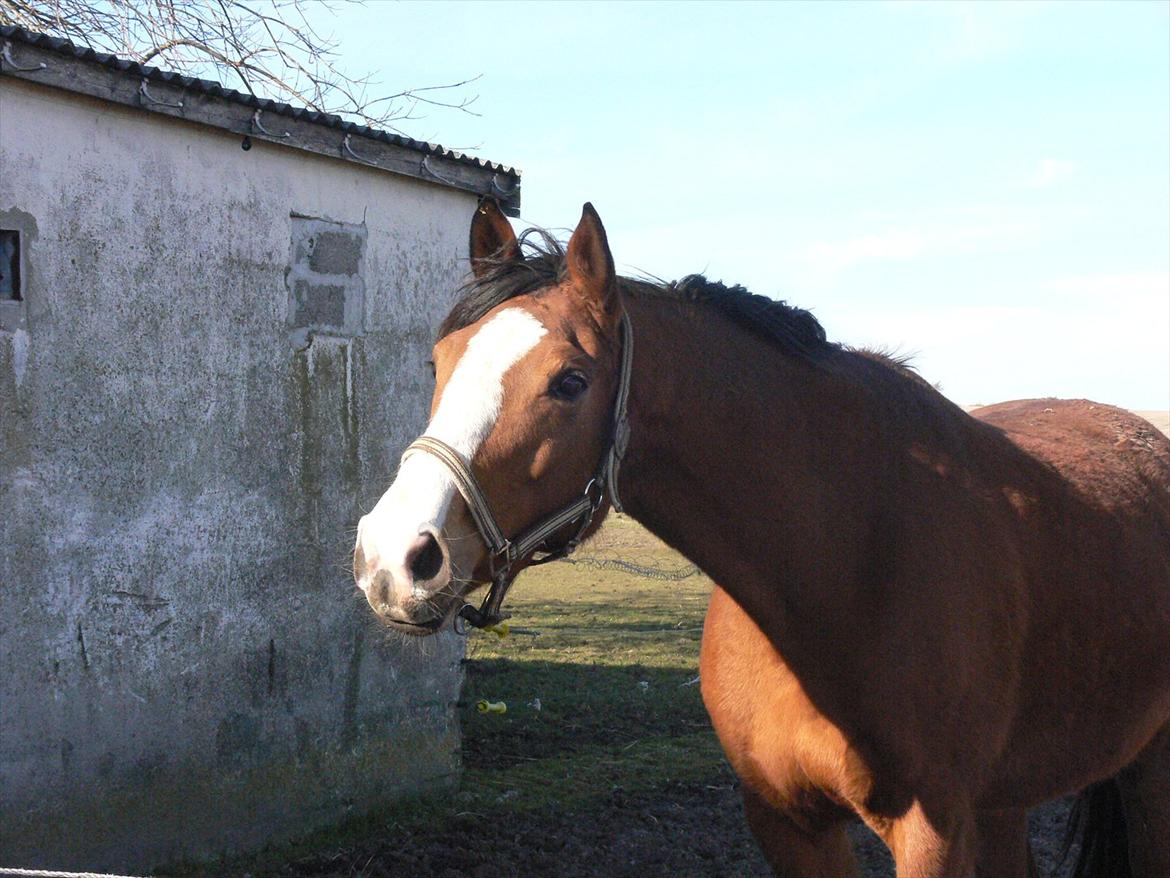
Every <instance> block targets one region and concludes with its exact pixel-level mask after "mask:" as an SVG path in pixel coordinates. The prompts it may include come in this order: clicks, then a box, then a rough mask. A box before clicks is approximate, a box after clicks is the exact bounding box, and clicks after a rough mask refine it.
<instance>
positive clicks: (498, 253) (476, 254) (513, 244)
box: [469, 198, 521, 277]
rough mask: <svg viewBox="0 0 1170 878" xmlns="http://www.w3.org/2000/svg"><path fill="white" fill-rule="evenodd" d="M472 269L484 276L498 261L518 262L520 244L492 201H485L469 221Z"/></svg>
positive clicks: (486, 199) (506, 220) (492, 199)
mask: <svg viewBox="0 0 1170 878" xmlns="http://www.w3.org/2000/svg"><path fill="white" fill-rule="evenodd" d="M469 250H470V252H471V270H472V271H473V272H474V273H475V276H476V277H483V276H484V275H485V274H487V273H488V272H489V271H490V270H491V269H492V267H493V266H495V265H498V264H499V263H501V262H513V261H514V262H519V261H520V259H521V256H520V244H519V242H518V241H517V240H516V233H515V232H514V231H512V224H511V223H510V222H508V218H507V217H506V216H504V213H503V211H501V210H500V206H499V205H498V204H496V200H495V199H494V198H484V199H481V200H480V202H479V207H477V208H476V209H475V216H473V217H472V218H471V240H470V242H469Z"/></svg>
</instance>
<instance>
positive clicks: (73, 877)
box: [0, 866, 139, 878]
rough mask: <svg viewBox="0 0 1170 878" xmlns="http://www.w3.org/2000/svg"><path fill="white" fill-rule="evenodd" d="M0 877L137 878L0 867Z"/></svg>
mask: <svg viewBox="0 0 1170 878" xmlns="http://www.w3.org/2000/svg"><path fill="white" fill-rule="evenodd" d="M0 875H14V876H15V875H27V876H32V878H139V876H135V875H114V874H112V873H110V872H57V871H55V870H53V869H6V868H4V867H3V866H0Z"/></svg>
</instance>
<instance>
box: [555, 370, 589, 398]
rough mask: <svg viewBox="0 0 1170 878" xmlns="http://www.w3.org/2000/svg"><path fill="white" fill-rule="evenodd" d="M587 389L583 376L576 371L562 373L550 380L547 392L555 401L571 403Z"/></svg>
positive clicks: (587, 385)
mask: <svg viewBox="0 0 1170 878" xmlns="http://www.w3.org/2000/svg"><path fill="white" fill-rule="evenodd" d="M588 388H589V382H588V381H586V380H585V376H584V375H582V374H581V373H580V372H578V371H577V370H576V369H570V370H568V371H567V372H562V373H561V374H559V375H558V376H557V377H556V378H554V379H553V380H552V383H551V384H550V385H549V388H548V392H549V393H550V394H551V395H552V396H554V397H556V398H557V399H563V400H565V401H566V402H572V401H573V400H574V399H576V398H577V397H579V396H580V395H581V394H582V393H584V392H585V391H586V390H587V389H588Z"/></svg>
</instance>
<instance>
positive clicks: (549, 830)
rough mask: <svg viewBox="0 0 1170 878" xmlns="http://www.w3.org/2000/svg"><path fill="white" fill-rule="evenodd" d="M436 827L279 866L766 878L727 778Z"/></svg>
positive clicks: (866, 851)
mask: <svg viewBox="0 0 1170 878" xmlns="http://www.w3.org/2000/svg"><path fill="white" fill-rule="evenodd" d="M1066 814H1067V808H1066V806H1065V805H1064V804H1063V803H1055V804H1053V805H1050V806H1048V807H1046V808H1044V809H1041V810H1040V811H1039V812H1037V813H1036V814H1034V815H1033V819H1032V846H1033V850H1034V851H1035V852H1036V854H1037V860H1038V863H1039V865H1040V868H1041V875H1043V876H1046V878H1056V876H1058V875H1060V876H1063V875H1064V874H1065V873H1064V871H1063V870H1061V871H1057V859H1058V853H1059V849H1060V841H1061V838H1062V836H1063V831H1064V821H1065V817H1066ZM444 829H445V831H444V833H443V834H442V835H438V834H435V833H430V832H426V831H413V832H409V833H406V834H403V835H397V836H396V837H394V838H393V839H386V840H383V841H380V842H372V843H370V844H368V845H358V846H354V847H352V848H348V849H346V850H342V851H335V852H333V853H332V854H331V855H329V856H313V857H309V858H305V859H303V860H300V861H294V862H289V863H287V864H286V865H285V866H284V867H283V868H282V869H280V870H279V871H277V872H271V873H265V874H272V875H280V876H309V875H313V876H331V878H342V876H356V875H360V876H370V878H382V876H386V878H390V876H395V878H400V876H417V878H512V876H515V878H529V876H531V878H546V876H547V878H586V876H589V878H593V876H612V878H654V876H667V875H669V876H673V878H691V876H694V878H700V876H703V878H723V876H726V878H733V876H735V878H738V876H743V878H767V876H770V875H771V874H772V873H771V872H770V871H769V869H768V867H767V865H766V864H765V862H764V859H763V857H762V856H761V854H760V852H759V849H758V848H757V847H756V845H755V842H754V841H753V840H752V838H751V836H750V834H749V833H748V830H747V826H746V824H745V823H744V819H743V809H742V807H741V805H740V801H739V793H738V791H737V789H736V788H735V785H734V782H732V781H730V780H729V781H728V782H727V783H725V784H717V785H714V784H711V785H708V784H672V785H669V786H668V787H666V788H664V789H660V790H657V791H655V792H654V793H651V794H640V795H625V794H623V793H622V792H621V791H620V790H617V791H615V792H614V794H613V795H612V797H611V800H610V801H609V802H607V803H605V804H604V805H603V806H602V807H600V808H598V807H590V808H589V809H588V810H587V811H581V812H576V811H569V812H564V813H555V814H551V815H547V816H541V815H526V816H524V817H522V818H521V817H516V816H513V818H512V819H510V820H509V821H507V822H506V823H500V824H498V825H490V824H485V823H484V822H483V821H482V820H481V819H480V817H479V816H478V815H475V814H465V815H464V816H462V817H461V818H459V819H458V820H457V821H454V822H453V823H451V824H449V825H447V826H446V827H444ZM852 836H853V839H854V847H855V850H856V851H857V854H858V863H859V865H860V867H861V868H860V873H861V875H862V876H863V878H886V876H893V874H894V873H893V867H892V865H891V863H890V860H889V857H888V855H887V854H886V851H885V848H884V847H883V846H882V845H881V843H880V842H878V841H877V839H876V838H874V837H873V836H872V835H870V834H869V833H868V832H867V831H866V830H865V829H864V828H862V827H861V826H857V827H855V828H854V831H853V832H852Z"/></svg>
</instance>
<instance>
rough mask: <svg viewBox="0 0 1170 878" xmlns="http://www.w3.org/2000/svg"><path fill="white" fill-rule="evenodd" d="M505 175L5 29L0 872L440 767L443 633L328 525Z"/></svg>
mask: <svg viewBox="0 0 1170 878" xmlns="http://www.w3.org/2000/svg"><path fill="white" fill-rule="evenodd" d="M519 182H520V180H519V175H518V173H517V172H516V171H514V170H512V169H509V168H505V167H502V166H499V165H495V164H491V163H488V162H484V161H480V160H477V159H473V158H470V157H466V156H462V155H460V154H457V153H453V152H450V151H447V150H444V149H442V148H441V147H436V146H432V145H429V144H423V143H418V142H415V141H410V140H407V139H405V138H402V137H397V136H394V135H390V134H386V133H384V132H377V131H372V130H370V129H367V128H363V127H360V126H355V125H351V124H348V123H344V122H342V121H341V120H340V119H337V118H336V117H329V116H323V115H321V114H316V113H312V112H309V111H304V110H298V109H294V108H291V107H288V106H286V105H282V104H276V103H273V102H269V101H262V100H256V99H254V98H252V97H250V96H247V95H241V94H239V93H236V92H232V91H229V90H227V89H224V88H222V87H221V86H219V85H217V84H215V83H209V82H205V81H201V80H195V79H190V78H187V77H181V76H177V75H174V74H168V73H164V72H161V71H158V70H155V69H152V68H145V67H141V66H139V65H136V64H132V63H129V62H125V61H122V60H120V59H117V58H113V57H110V56H106V55H99V54H95V53H94V52H92V51H91V50H88V49H79V48H76V47H74V46H72V45H71V44H69V43H67V42H64V41H60V40H53V39H49V38H46V37H42V36H38V35H34V34H29V33H27V32H23V31H20V30H18V29H14V28H0V812H2V813H3V819H2V820H0V867H2V866H21V867H39V868H58V869H60V868H87V869H96V868H104V869H123V870H125V869H148V868H151V867H153V866H156V865H158V864H159V863H162V862H166V861H170V860H173V859H176V858H180V857H201V856H208V855H215V854H219V853H221V852H225V851H233V850H242V849H247V848H250V847H254V846H258V845H261V844H263V843H265V842H267V841H269V840H274V839H281V838H287V837H289V836H292V835H295V834H300V833H304V832H307V831H309V830H311V829H313V828H316V827H319V826H323V825H328V824H331V823H334V822H337V821H338V820H340V819H342V818H344V817H346V816H349V815H352V814H357V813H360V812H362V811H363V810H365V809H368V808H370V807H372V806H374V805H376V804H377V803H381V802H386V801H388V800H391V799H394V798H396V797H399V796H402V795H403V794H406V793H413V792H416V791H421V790H430V789H436V788H441V787H443V786H445V785H451V784H453V783H455V781H456V777H457V772H458V765H459V763H458V758H459V757H458V743H459V736H458V726H457V721H456V717H455V713H454V702H455V700H456V698H457V696H458V692H459V686H460V682H461V675H460V671H459V659H460V657H461V655H462V644H461V643H460V642H459V639H458V638H457V637H456V636H455V635H453V634H446V635H442V636H441V637H438V638H434V639H431V640H428V641H426V642H425V643H416V642H412V643H409V644H405V645H404V644H402V643H401V642H400V641H398V640H397V639H395V638H393V637H391V636H389V635H387V634H386V633H384V632H383V631H381V630H380V629H379V628H377V626H376V625H375V624H374V623H373V621H372V618H371V614H370V613H368V611H367V607H366V604H365V601H364V599H363V598H362V597H361V595H360V594H359V593H358V592H357V590H356V589H355V588H354V586H353V582H352V579H351V575H350V572H349V570H348V566H349V555H350V551H351V549H352V534H353V528H354V526H355V525H356V522H357V519H358V517H359V515H360V513H361V512H362V511H364V510H366V509H368V508H370V507H371V506H372V505H373V503H374V502H375V500H376V498H377V497H378V496H379V495H380V494H381V492H382V491H383V490H384V489H385V488H386V486H387V485H388V484H389V482H390V481H391V479H392V477H393V474H394V471H395V469H396V467H397V456H398V454H399V453H400V451H401V449H402V448H403V447H404V446H405V445H406V443H407V442H408V441H409V440H410V439H411V438H413V436H414V435H415V434H416V433H417V432H418V430H419V429H420V427H421V425H422V424H423V423H424V421H425V416H426V410H427V405H428V402H429V399H430V393H431V378H430V375H429V372H428V371H427V369H426V368H425V361H426V360H427V358H428V355H429V350H430V343H431V340H432V336H433V332H434V328H435V327H436V326H437V324H438V321H439V320H440V318H441V317H442V316H443V315H444V314H445V313H446V310H447V309H448V307H449V305H450V304H451V302H452V300H453V297H454V295H455V292H456V288H457V286H458V284H459V282H460V280H461V278H462V277H463V276H464V274H465V272H466V268H467V265H466V259H467V228H468V223H469V220H470V217H471V215H472V212H473V210H474V208H475V205H476V203H477V200H478V198H479V197H480V196H481V195H484V194H491V195H495V196H496V197H498V198H499V199H500V200H501V201H502V203H503V204H504V206H505V208H506V209H508V210H509V211H510V212H513V213H515V212H516V210H517V209H518V205H519Z"/></svg>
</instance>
